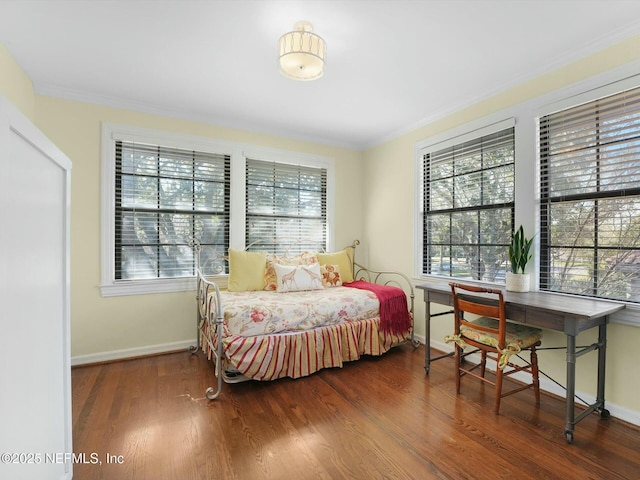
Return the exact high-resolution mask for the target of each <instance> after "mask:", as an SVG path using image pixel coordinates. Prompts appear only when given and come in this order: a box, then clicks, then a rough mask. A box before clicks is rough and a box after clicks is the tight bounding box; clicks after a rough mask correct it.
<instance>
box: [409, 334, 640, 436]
mask: <svg viewBox="0 0 640 480" xmlns="http://www.w3.org/2000/svg"><path fill="white" fill-rule="evenodd" d="M415 338H416V339H417V340H419V341H420V343H422V344H423V345H424V341H425V338H424V337H423V336H421V335H416V336H415ZM431 348H435V349H436V350H440V351H442V352H452V351H453V347H452V346H451V345H448V344H446V343H443V342H439V341H437V340H432V341H431ZM470 358H472V357H470ZM478 361H479V357H478ZM487 368H489V365H488V364H487ZM519 376H521V378H519ZM526 377H527V375H526V374H525V373H521V372H518V373H516V374H514V375H513V378H515V379H516V380H520V381H527V379H526ZM540 390H544V391H545V392H548V393H551V394H553V395H557V396H558V397H561V398H566V396H567V395H566V392H565V390H564V388H562V387H560V386H559V385H556V383H554V382H553V381H551V380H549V379H548V378H546V377H545V376H544V375H541V376H540ZM576 395H577V396H578V397H580V398H581V399H582V400H584V401H585V402H586V403H587V404H593V403H595V401H596V398H595V397H594V396H593V395H589V394H587V393H584V392H576ZM576 402H578V401H577V400H576ZM605 407H606V409H607V410H609V413H611V416H612V417H616V418H619V419H620V420H623V421H625V422H627V423H631V424H633V425H637V426H640V411H636V410H631V409H628V408H625V407H621V406H619V405H616V404H615V403H612V402H609V401H607V400H606V399H605Z"/></svg>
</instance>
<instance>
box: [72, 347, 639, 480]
mask: <svg viewBox="0 0 640 480" xmlns="http://www.w3.org/2000/svg"><path fill="white" fill-rule="evenodd" d="M423 361H424V349H423V347H420V348H419V349H417V350H414V349H413V348H411V347H410V346H402V347H399V348H396V349H394V350H393V351H391V352H389V353H387V354H386V355H384V356H382V357H376V358H372V357H365V358H363V359H362V360H360V361H358V362H352V363H348V364H345V366H344V368H341V369H330V370H323V371H321V372H318V373H316V374H314V375H311V376H309V377H306V378H302V379H298V380H290V379H283V380H277V381H274V382H267V383H259V382H247V383H242V384H236V385H224V390H223V393H222V395H221V397H220V398H219V399H218V400H215V401H212V402H211V401H208V400H207V399H206V398H205V397H204V390H205V388H206V387H207V386H209V385H212V384H213V383H214V381H213V379H212V375H213V369H212V367H211V365H210V364H209V363H208V362H207V361H206V359H205V358H204V357H203V356H202V354H197V355H191V354H189V353H187V352H183V353H175V354H168V355H161V356H156V357H148V358H142V359H136V360H130V361H123V362H117V363H110V364H104V365H94V366H87V367H76V368H74V369H73V370H72V381H73V447H74V448H73V449H74V452H75V453H76V454H78V453H85V454H86V457H87V462H88V463H84V464H83V463H77V464H76V465H74V479H80V480H85V479H118V480H125V479H145V480H146V479H153V480H160V479H180V480H183V479H184V480H191V479H216V480H218V479H224V480H226V479H238V480H245V479H246V480H253V479H287V480H298V479H365V480H369V479H429V478H439V479H465V478H468V479H490V480H497V479H607V480H609V479H638V478H640V429H637V428H636V427H633V426H629V425H627V424H625V423H623V422H621V421H619V420H617V419H615V418H610V419H608V420H602V419H600V417H599V416H598V415H596V414H594V415H590V416H589V417H587V418H586V419H584V420H583V421H582V422H581V423H579V424H578V425H577V427H576V431H575V439H574V442H573V444H572V445H568V444H567V443H566V442H565V438H564V435H563V430H564V402H563V401H562V400H560V399H557V398H554V397H551V396H547V395H543V396H542V402H541V406H540V407H539V408H536V407H535V405H534V400H533V393H532V392H531V391H526V392H521V393H518V394H515V395H513V396H511V397H507V398H505V399H503V401H502V406H501V409H500V415H498V416H496V415H494V414H493V413H492V393H493V392H492V390H491V389H490V388H488V387H486V386H481V385H480V384H479V382H477V381H475V380H473V379H463V386H462V389H463V390H462V394H461V395H459V396H456V394H455V385H454V379H453V364H452V362H453V360H452V359H446V360H442V361H439V362H436V363H434V364H433V365H432V368H431V373H430V375H429V376H426V375H425V373H424V368H423ZM464 380H467V381H466V382H465V381H464ZM91 454H95V455H97V458H98V459H99V462H101V463H95V464H92V463H89V462H90V459H91V458H96V457H91ZM108 460H110V461H111V463H109V462H108Z"/></svg>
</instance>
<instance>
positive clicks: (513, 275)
mask: <svg viewBox="0 0 640 480" xmlns="http://www.w3.org/2000/svg"><path fill="white" fill-rule="evenodd" d="M532 244H533V237H532V238H527V237H525V236H524V228H523V227H522V225H520V228H518V230H516V232H515V233H514V234H513V236H512V237H511V244H510V245H509V262H510V263H511V272H507V275H506V282H507V291H510V292H528V291H529V284H530V281H529V274H528V273H525V271H524V270H525V267H526V266H527V263H528V262H529V260H531V257H532V255H533V254H532V253H531V245H532Z"/></svg>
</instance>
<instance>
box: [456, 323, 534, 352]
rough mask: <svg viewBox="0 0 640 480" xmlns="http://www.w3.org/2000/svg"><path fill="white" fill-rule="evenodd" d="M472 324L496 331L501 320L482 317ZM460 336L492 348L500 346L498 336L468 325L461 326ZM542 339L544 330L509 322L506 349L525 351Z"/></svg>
mask: <svg viewBox="0 0 640 480" xmlns="http://www.w3.org/2000/svg"><path fill="white" fill-rule="evenodd" d="M471 323H473V324H474V325H479V326H483V327H490V328H494V329H498V327H499V325H500V322H499V320H497V319H495V318H491V317H480V318H478V319H476V320H473V321H472V322H471ZM460 336H462V337H466V338H468V339H470V340H474V341H476V342H478V343H482V344H484V345H489V346H491V347H497V346H498V335H497V334H494V333H491V332H485V331H482V330H476V329H474V328H473V327H468V326H466V325H461V326H460ZM541 339H542V330H541V329H539V328H534V327H528V326H526V325H522V324H519V323H512V322H507V335H506V338H505V344H506V345H505V347H507V348H509V347H514V346H516V345H517V346H518V347H519V348H518V350H521V349H525V348H528V347H530V346H531V345H535V344H536V343H538V342H539V341H540V340H541Z"/></svg>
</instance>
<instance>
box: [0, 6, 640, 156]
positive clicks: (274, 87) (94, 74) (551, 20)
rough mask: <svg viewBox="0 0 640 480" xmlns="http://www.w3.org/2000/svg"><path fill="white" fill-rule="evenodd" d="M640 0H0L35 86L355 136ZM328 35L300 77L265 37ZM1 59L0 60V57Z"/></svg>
mask: <svg viewBox="0 0 640 480" xmlns="http://www.w3.org/2000/svg"><path fill="white" fill-rule="evenodd" d="M639 19H640V1H638V0H598V1H590V0H493V1H489V0H460V1H456V0H447V1H445V0H441V1H438V0H422V1H420V0H368V1H364V0H361V1H357V0H342V1H338V0H324V1H304V0H298V1H279V0H227V1H225V0H209V1H205V0H200V1H195V0H182V1H180V0H173V1H163V0H155V1H143V0H129V1H126V0H84V1H81V0H76V1H72V0H21V1H18V0H15V1H12V0H0V43H1V44H3V45H4V46H5V47H6V48H7V49H8V50H9V52H10V53H11V54H12V55H13V57H14V58H15V59H16V60H17V62H18V63H19V64H20V66H21V67H22V68H23V69H24V71H25V72H26V73H27V75H28V76H29V77H30V78H31V80H32V81H33V85H34V89H35V91H36V93H38V94H44V95H51V96H59V97H63V98H69V99H76V100H82V101H88V102H94V103H99V104H105V105H111V106H115V107H122V108H130V109H136V110H141V111H145V112H151V113H159V114H165V115H170V116H175V117H179V118H187V119H192V120H197V121H204V122H208V123H213V124H216V125H222V126H229V127H235V128H241V129H247V130H250V131H255V132H263V133H269V134H276V135H283V136H287V137H292V138H299V139H308V140H313V141H317V142H321V143H328V144H332V145H341V146H347V147H351V148H358V149H360V148H366V147H368V146H372V145H375V144H378V143H380V142H382V141H384V140H387V139H389V138H392V137H394V136H396V135H398V134H400V133H403V132H406V131H408V130H410V129H412V128H416V127H417V126H419V125H421V124H425V123H427V122H428V121H431V120H434V119H436V118H439V117H441V116H443V115H445V114H447V113H451V112H454V111H456V110H458V109H460V108H463V107H465V106H468V105H470V104H472V103H474V102H476V101H478V100H481V99H483V98H485V97H487V96H489V95H492V94H495V93H498V92H500V91H502V90H504V89H507V88H509V87H511V86H514V85H517V84H519V83H522V82H523V81H525V80H528V79H530V78H534V77H536V76H538V75H541V74H543V73H545V72H547V71H550V70H553V69H555V68H558V67H559V66H562V65H564V64H567V63H569V62H571V61H573V60H577V59H579V58H581V57H585V56H587V55H589V54H590V53H593V52H595V51H598V50H600V49H602V48H605V47H607V46H609V45H612V44H615V43H617V42H619V41H621V40H624V39H625V38H627V37H630V36H633V35H637V34H640V21H639ZM299 20H308V21H311V22H312V23H313V25H314V30H315V32H316V33H317V34H319V35H321V36H322V37H323V38H324V39H325V40H326V42H327V50H328V60H327V67H326V70H325V75H324V77H323V78H321V79H319V80H316V81H313V82H296V81H293V80H289V79H287V78H285V77H284V76H282V75H281V74H280V73H279V71H278V67H277V59H276V57H277V43H278V38H279V37H280V35H282V34H283V33H285V32H287V31H289V30H291V29H292V28H293V24H294V23H295V22H297V21H299ZM0 73H1V72H0Z"/></svg>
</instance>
